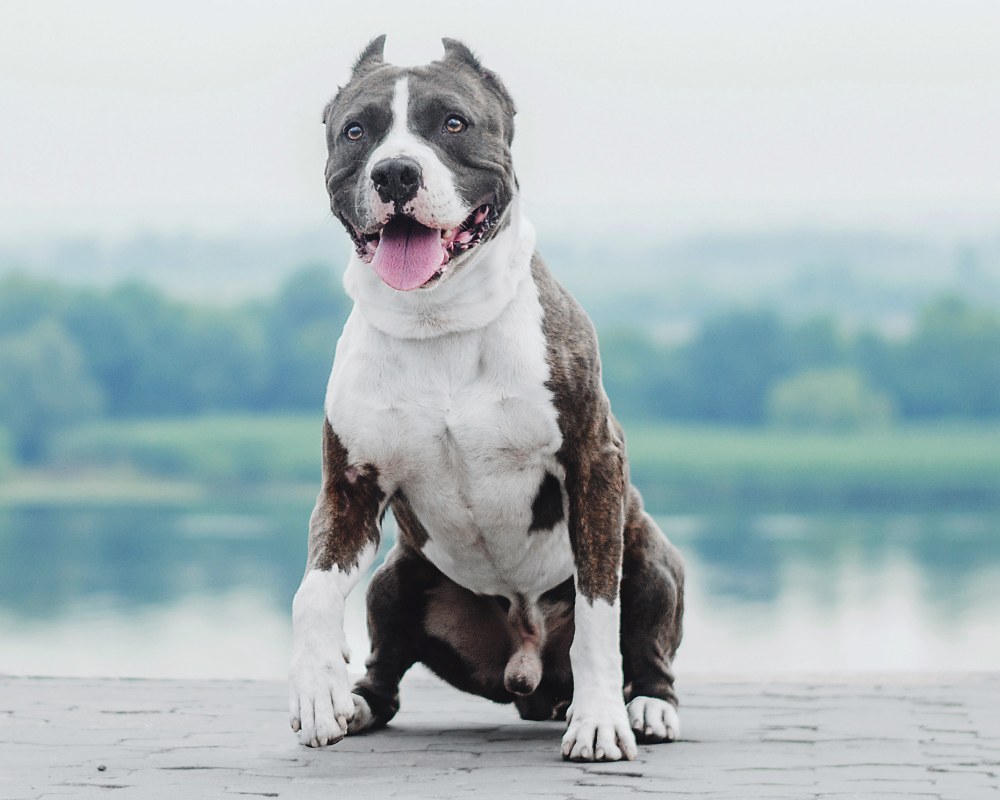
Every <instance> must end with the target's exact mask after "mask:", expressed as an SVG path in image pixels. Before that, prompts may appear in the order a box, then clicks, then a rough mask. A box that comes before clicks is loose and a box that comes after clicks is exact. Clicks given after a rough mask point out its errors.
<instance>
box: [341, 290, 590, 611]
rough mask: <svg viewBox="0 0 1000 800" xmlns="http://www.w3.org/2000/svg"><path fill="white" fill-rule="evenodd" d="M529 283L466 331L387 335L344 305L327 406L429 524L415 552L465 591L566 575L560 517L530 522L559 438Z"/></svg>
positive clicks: (531, 589) (353, 444) (389, 486)
mask: <svg viewBox="0 0 1000 800" xmlns="http://www.w3.org/2000/svg"><path fill="white" fill-rule="evenodd" d="M547 377H548V367H547V364H546V361H545V341H544V338H543V336H542V330H541V309H540V307H539V306H538V300H537V294H536V291H535V287H534V284H533V283H532V282H531V281H530V280H525V281H523V282H522V285H521V286H520V287H519V290H518V292H517V294H516V296H515V298H514V300H513V301H512V302H511V303H510V305H509V306H507V308H506V309H505V310H504V312H503V313H502V314H501V315H500V316H499V318H497V319H496V320H494V321H493V322H492V323H490V324H489V325H487V326H485V327H483V328H480V329H476V330H473V331H466V332H462V333H455V334H448V335H445V336H440V337H435V338H429V339H400V338H395V337H393V336H390V335H388V334H386V333H384V332H382V331H380V330H378V329H376V328H374V327H373V326H372V325H370V324H369V323H368V322H367V321H366V320H365V318H364V317H363V315H362V314H361V313H359V312H358V311H355V313H354V314H352V316H351V319H350V320H349V321H348V324H347V326H346V327H345V330H344V335H343V337H342V339H341V342H340V344H339V345H338V348H337V358H336V362H335V364H334V371H333V374H332V376H331V379H330V386H329V389H328V394H327V416H328V418H329V419H330V422H331V425H332V426H333V429H334V430H335V431H336V433H337V435H338V436H340V438H341V441H342V442H343V443H344V445H345V446H346V447H347V450H348V453H349V455H350V459H351V461H352V462H353V463H356V464H361V463H370V464H373V465H374V466H375V467H376V468H377V469H378V470H379V481H380V484H381V485H382V486H383V489H384V490H385V491H386V493H387V494H391V493H393V492H395V491H397V490H398V491H402V492H403V493H404V494H405V495H406V497H407V499H408V500H409V502H410V505H411V506H412V508H413V510H414V512H415V513H416V515H417V517H418V519H420V521H421V522H422V523H423V525H424V527H425V528H426V529H427V531H428V533H429V534H430V540H429V541H428V542H427V544H426V545H425V547H424V553H425V555H426V556H427V557H428V558H429V559H430V560H431V561H432V562H433V563H434V564H435V565H437V566H438V568H439V569H441V570H442V572H444V573H445V574H446V575H448V576H449V577H450V578H452V579H453V580H455V581H456V582H457V583H460V584H461V585H463V586H466V587H468V588H470V589H472V590H474V591H477V592H482V593H488V594H505V595H512V594H514V593H521V594H526V595H537V594H540V593H541V592H544V591H545V590H547V589H549V588H551V587H552V586H554V585H556V584H557V583H559V582H560V581H562V580H565V578H567V577H569V576H570V575H571V574H572V554H571V551H570V546H569V539H568V535H567V532H566V527H565V522H564V521H560V522H558V523H556V525H555V526H554V527H552V528H551V529H548V530H539V531H529V529H530V528H531V525H532V504H533V501H534V500H535V498H536V496H537V494H538V492H539V488H540V486H541V484H542V482H543V479H544V478H545V475H546V473H551V474H553V475H555V476H557V477H558V478H560V479H561V478H562V470H561V468H560V466H559V464H558V462H557V461H556V458H555V454H556V451H557V450H558V449H559V447H560V444H561V442H562V439H561V434H560V431H559V425H558V419H557V416H556V411H555V407H554V406H553V403H552V397H551V393H550V391H549V390H548V388H547V387H546V386H545V381H546V379H547Z"/></svg>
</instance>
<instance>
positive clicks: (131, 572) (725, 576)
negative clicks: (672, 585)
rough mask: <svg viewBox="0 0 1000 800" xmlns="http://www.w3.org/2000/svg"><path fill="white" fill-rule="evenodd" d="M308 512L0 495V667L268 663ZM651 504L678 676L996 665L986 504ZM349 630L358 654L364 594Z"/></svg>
mask: <svg viewBox="0 0 1000 800" xmlns="http://www.w3.org/2000/svg"><path fill="white" fill-rule="evenodd" d="M308 514H309V507H308V505H300V504H291V505H283V506H268V507H260V508H255V509H253V510H251V511H247V510H246V509H245V508H244V509H242V510H238V511H237V510H234V509H232V508H220V507H194V508H148V507H140V508H122V507H114V508H92V507H91V508H71V507H44V506H43V507H37V508H23V509H20V508H19V509H6V510H0V673H14V674H36V675H39V674H40V675H122V676H140V677H212V678H235V677H239V678H283V677H284V676H285V672H286V667H287V662H288V655H289V650H290V621H289V609H290V604H291V598H292V595H293V593H294V592H295V589H296V586H297V584H298V581H299V579H300V578H301V575H302V570H303V565H304V561H305V527H306V520H307V518H308ZM658 519H659V522H660V524H661V526H662V527H663V529H664V530H665V531H667V532H668V534H669V535H670V536H671V538H672V539H673V540H674V541H675V542H676V543H677V544H678V545H679V546H680V547H681V549H682V551H683V552H684V555H685V557H686V559H687V564H688V588H687V610H686V617H685V637H684V643H683V645H682V646H681V651H680V655H679V657H678V660H677V668H678V672H679V674H680V676H681V677H682V678H683V676H684V674H685V673H689V674H695V673H698V674H704V673H719V672H727V673H732V672H748V673H764V672H766V673H771V672H786V671H803V670H808V671H843V670H982V669H1000V622H998V619H1000V511H973V512H948V513H943V512H942V513H926V512H919V513H916V512H915V513H879V514H870V513H846V512H845V513H822V514H751V513H738V512H727V513H713V514H691V515H661V516H659V517H658ZM387 523H388V520H387ZM389 527H391V524H390V525H389ZM362 588H363V587H362ZM347 629H348V637H349V641H350V643H351V646H352V650H353V652H354V653H355V656H356V657H355V661H354V663H355V665H356V666H360V664H361V663H362V660H363V656H364V654H365V652H366V638H365V631H364V612H363V591H362V590H361V589H359V590H356V591H355V593H354V594H353V595H352V596H351V598H350V600H349V602H348V621H347Z"/></svg>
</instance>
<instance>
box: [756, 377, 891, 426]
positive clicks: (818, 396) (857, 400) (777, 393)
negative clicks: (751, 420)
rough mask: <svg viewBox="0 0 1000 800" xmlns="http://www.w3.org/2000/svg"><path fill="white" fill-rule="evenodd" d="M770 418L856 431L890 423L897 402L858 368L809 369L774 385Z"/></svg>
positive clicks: (782, 422)
mask: <svg viewBox="0 0 1000 800" xmlns="http://www.w3.org/2000/svg"><path fill="white" fill-rule="evenodd" d="M767 418H768V421H769V422H771V423H772V424H774V425H778V426H781V427H788V428H804V429H816V430H854V429H859V428H869V427H881V426H884V425H887V424H888V423H890V422H891V421H892V418H893V405H892V401H891V400H890V399H889V397H888V396H886V395H885V394H884V393H881V392H876V391H874V390H873V389H871V388H870V387H868V386H867V385H866V384H865V381H864V378H863V377H862V376H861V373H859V372H858V371H857V370H855V369H850V368H844V367H840V368H834V369H809V370H806V371H804V372H800V373H798V374H796V375H793V376H791V377H789V378H786V379H784V380H782V381H779V382H778V383H776V384H775V385H774V386H773V387H771V389H770V391H769V392H768V396H767Z"/></svg>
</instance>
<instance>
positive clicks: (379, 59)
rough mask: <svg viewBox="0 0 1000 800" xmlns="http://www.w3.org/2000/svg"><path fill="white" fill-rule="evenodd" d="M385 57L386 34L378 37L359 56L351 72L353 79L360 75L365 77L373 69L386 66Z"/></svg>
mask: <svg viewBox="0 0 1000 800" xmlns="http://www.w3.org/2000/svg"><path fill="white" fill-rule="evenodd" d="M384 55H385V34H384V33H383V34H382V35H381V36H376V37H375V38H374V39H372V40H371V41H370V42H368V45H367V46H366V47H365V49H364V50H362V51H361V55H359V56H358V58H357V60H356V61H355V62H354V69H353V70H352V71H351V77H352V78H356V77H358V75H363V74H364V73H366V72H368V70H370V69H373V68H375V67H377V66H379V65H381V64H384V63H385V61H384Z"/></svg>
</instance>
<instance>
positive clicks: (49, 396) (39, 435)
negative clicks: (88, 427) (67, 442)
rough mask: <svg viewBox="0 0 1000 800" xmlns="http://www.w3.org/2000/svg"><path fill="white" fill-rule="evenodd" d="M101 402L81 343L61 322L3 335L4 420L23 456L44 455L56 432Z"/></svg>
mask: <svg viewBox="0 0 1000 800" xmlns="http://www.w3.org/2000/svg"><path fill="white" fill-rule="evenodd" d="M102 401H103V396H102V392H101V389H100V386H99V385H98V384H97V382H96V381H95V380H94V378H93V377H92V376H91V375H90V374H89V373H88V372H87V369H86V364H85V362H84V359H83V356H82V354H81V353H80V349H79V347H77V345H76V343H75V342H74V341H73V340H72V339H71V338H70V337H69V336H68V335H67V333H66V331H65V330H63V329H62V328H61V327H60V326H59V325H58V324H57V323H55V322H53V321H51V320H47V321H43V322H39V323H37V324H36V325H35V326H34V327H32V328H29V329H28V330H27V331H25V332H24V333H20V334H14V335H11V336H5V337H3V338H0V425H2V426H4V427H6V429H7V431H8V435H9V436H10V437H11V439H12V440H13V446H14V452H15V454H16V456H17V458H18V459H19V460H20V461H22V462H25V463H32V462H34V461H37V460H38V459H40V458H41V457H42V456H43V455H44V452H45V445H46V441H47V438H48V436H49V435H50V434H51V433H52V432H54V431H55V430H57V429H59V428H61V427H64V426H69V425H72V424H74V423H77V422H80V421H82V420H85V419H88V418H90V417H93V416H94V415H96V414H97V413H98V412H99V411H100V410H101V406H102Z"/></svg>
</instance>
